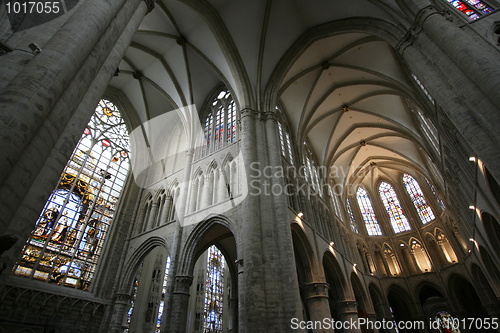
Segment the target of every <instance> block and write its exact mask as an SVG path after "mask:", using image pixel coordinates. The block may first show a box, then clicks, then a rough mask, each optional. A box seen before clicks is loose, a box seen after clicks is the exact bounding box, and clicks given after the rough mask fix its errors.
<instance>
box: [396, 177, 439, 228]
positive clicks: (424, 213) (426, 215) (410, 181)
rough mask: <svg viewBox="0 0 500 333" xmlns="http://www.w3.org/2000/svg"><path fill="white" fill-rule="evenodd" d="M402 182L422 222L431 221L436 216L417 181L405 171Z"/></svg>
mask: <svg viewBox="0 0 500 333" xmlns="http://www.w3.org/2000/svg"><path fill="white" fill-rule="evenodd" d="M403 184H404V186H405V188H406V192H408V195H409V196H410V199H411V201H412V203H413V205H414V206H415V209H416V210H417V214H418V217H420V221H422V223H423V224H427V223H430V222H432V221H433V220H434V219H435V218H436V217H435V216H434V212H433V211H432V209H431V206H429V204H428V202H427V199H426V198H425V196H424V193H423V192H422V189H421V188H420V185H419V184H418V182H417V181H416V180H415V178H413V177H412V176H411V175H409V174H407V173H405V174H404V175H403Z"/></svg>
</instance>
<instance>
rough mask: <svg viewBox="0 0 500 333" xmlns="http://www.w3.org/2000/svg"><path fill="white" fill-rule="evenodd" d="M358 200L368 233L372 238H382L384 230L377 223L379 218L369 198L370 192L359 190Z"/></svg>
mask: <svg viewBox="0 0 500 333" xmlns="http://www.w3.org/2000/svg"><path fill="white" fill-rule="evenodd" d="M356 198H357V200H358V206H359V209H360V210H361V215H362V216H363V220H364V222H365V226H366V231H367V232H368V235H370V236H380V235H382V230H381V229H380V225H379V224H378V221H377V216H376V215H375V211H374V210H373V206H372V202H371V200H370V197H369V196H368V192H366V190H365V189H363V188H362V187H360V188H358V191H357V194H356Z"/></svg>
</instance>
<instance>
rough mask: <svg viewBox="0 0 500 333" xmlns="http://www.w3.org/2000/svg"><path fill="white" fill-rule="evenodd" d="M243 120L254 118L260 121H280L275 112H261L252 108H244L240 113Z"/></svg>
mask: <svg viewBox="0 0 500 333" xmlns="http://www.w3.org/2000/svg"><path fill="white" fill-rule="evenodd" d="M240 114H241V119H243V118H245V117H252V118H253V119H258V120H269V119H271V120H278V115H277V114H276V112H275V111H274V110H272V111H259V110H254V109H251V108H244V109H242V110H241V111H240Z"/></svg>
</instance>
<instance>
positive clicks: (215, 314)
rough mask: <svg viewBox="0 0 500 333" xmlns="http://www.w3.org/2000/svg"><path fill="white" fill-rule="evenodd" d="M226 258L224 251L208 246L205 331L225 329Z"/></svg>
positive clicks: (217, 332)
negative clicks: (223, 315)
mask: <svg viewBox="0 0 500 333" xmlns="http://www.w3.org/2000/svg"><path fill="white" fill-rule="evenodd" d="M224 267H225V258H224V255H223V254H222V252H221V251H220V250H219V249H218V248H217V247H216V246H215V245H212V246H210V247H209V248H208V256H207V268H206V270H207V281H206V286H205V300H204V309H203V327H204V331H205V332H214V333H220V332H222V330H223V327H222V325H223V322H222V320H223V317H222V314H223V308H224V307H223V300H224V297H223V296H224V279H225V278H227V277H225V276H224Z"/></svg>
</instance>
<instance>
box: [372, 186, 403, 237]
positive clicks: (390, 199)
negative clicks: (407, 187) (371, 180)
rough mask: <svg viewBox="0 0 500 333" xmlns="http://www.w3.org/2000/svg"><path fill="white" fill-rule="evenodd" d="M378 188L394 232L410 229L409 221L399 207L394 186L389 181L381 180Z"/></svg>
mask: <svg viewBox="0 0 500 333" xmlns="http://www.w3.org/2000/svg"><path fill="white" fill-rule="evenodd" d="M378 190H379V193H380V198H381V199H382V202H383V203H384V207H385V209H386V210H387V214H388V215H389V220H390V221H391V226H392V229H393V230H394V232H395V233H400V232H404V231H408V230H411V227H410V223H409V222H408V219H407V218H406V216H405V214H404V213H403V208H401V204H400V203H399V200H398V196H397V195H396V192H395V191H394V188H393V187H392V186H391V185H390V184H389V183H386V182H382V183H381V184H380V186H379V188H378Z"/></svg>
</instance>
